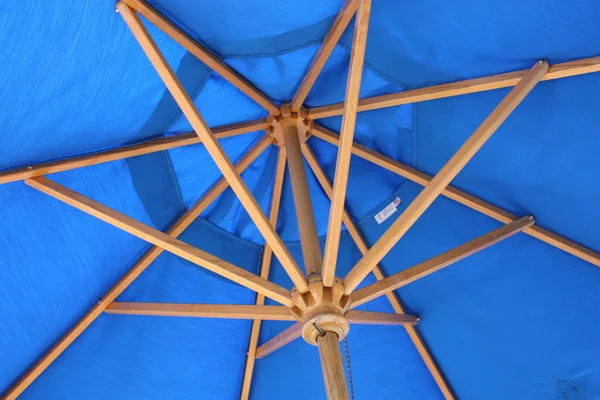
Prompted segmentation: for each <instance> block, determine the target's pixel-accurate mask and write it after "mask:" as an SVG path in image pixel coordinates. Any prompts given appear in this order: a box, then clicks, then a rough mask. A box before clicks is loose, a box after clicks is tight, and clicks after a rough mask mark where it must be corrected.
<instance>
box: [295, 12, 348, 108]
mask: <svg viewBox="0 0 600 400" xmlns="http://www.w3.org/2000/svg"><path fill="white" fill-rule="evenodd" d="M357 6H358V0H346V1H345V2H344V5H342V9H341V10H340V12H339V13H338V15H337V17H336V18H335V20H334V21H333V25H332V26H331V28H330V29H329V32H327V36H325V39H324V40H323V43H322V44H321V47H320V48H319V50H318V51H317V54H315V57H314V58H313V60H312V62H311V63H310V65H309V67H308V71H307V72H306V75H304V78H302V82H300V86H299V87H298V89H297V90H296V93H294V97H293V98H292V101H291V103H290V105H291V109H292V112H298V110H300V107H301V106H302V104H303V103H304V100H306V96H308V93H309V92H310V89H311V88H312V86H313V85H314V83H315V81H316V80H317V77H318V76H319V74H320V73H321V71H322V70H323V67H324V66H325V63H326V62H327V60H328V59H329V56H330V55H331V53H332V52H333V49H334V48H335V45H336V44H337V43H338V42H339V40H340V38H341V37H342V34H343V33H344V31H345V30H346V27H347V26H348V24H349V23H350V21H351V20H352V16H353V15H354V13H355V12H356V8H357Z"/></svg>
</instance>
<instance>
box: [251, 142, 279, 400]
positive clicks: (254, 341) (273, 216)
mask: <svg viewBox="0 0 600 400" xmlns="http://www.w3.org/2000/svg"><path fill="white" fill-rule="evenodd" d="M285 164H286V151H285V148H284V147H281V148H279V156H278V158H277V167H276V168H275V181H274V183H273V195H272V196H271V212H270V216H269V220H270V222H271V224H272V225H273V226H277V219H278V218H279V207H280V205H281V192H282V190H283V178H284V176H285ZM272 256H273V252H272V251H271V248H270V247H269V245H268V244H265V247H264V250H263V255H262V261H261V267H260V277H261V278H263V279H267V280H268V279H269V271H270V269H271V259H272ZM264 303H265V297H264V296H263V295H261V294H260V293H257V295H256V304H257V305H263V304H264ZM260 326H261V320H260V319H255V320H254V321H252V330H251V331H250V340H249V343H248V356H247V357H246V368H245V370H244V381H243V383H242V392H241V394H240V399H241V400H247V399H248V398H249V397H250V385H251V384H252V374H253V372H254V363H255V359H256V353H257V346H258V335H259V333H260Z"/></svg>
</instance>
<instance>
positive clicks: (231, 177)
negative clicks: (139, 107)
mask: <svg viewBox="0 0 600 400" xmlns="http://www.w3.org/2000/svg"><path fill="white" fill-rule="evenodd" d="M117 10H119V12H120V14H121V16H122V17H123V20H124V21H125V23H126V24H127V25H128V26H129V29H130V30H131V32H132V33H133V35H134V36H135V38H136V39H137V41H138V42H139V44H140V46H141V47H142V50H143V51H144V52H145V53H146V56H147V57H148V59H149V60H150V62H151V63H152V65H153V66H154V68H155V69H156V71H157V72H158V74H159V75H160V77H161V79H162V80H163V82H164V83H165V85H166V86H167V89H168V90H169V92H170V93H171V95H172V96H173V98H174V99H175V101H176V102H177V104H178V105H179V107H180V108H181V111H182V112H183V114H184V115H185V116H186V118H187V119H188V121H189V122H190V125H192V128H194V131H195V132H196V134H197V135H198V136H199V137H200V138H201V139H202V142H203V143H204V146H205V147H206V150H207V152H208V153H209V154H210V156H211V158H212V159H213V160H214V161H215V163H216V164H217V167H218V168H219V170H220V171H221V173H222V174H223V176H224V177H225V179H227V182H229V185H230V186H231V189H232V190H233V191H234V193H235V194H236V196H237V197H238V199H239V200H240V203H241V204H242V206H243V207H244V209H245V210H246V211H247V212H248V215H249V216H250V218H251V219H252V221H253V222H254V223H255V224H256V227H257V228H258V230H259V231H260V233H261V234H262V235H263V237H264V238H265V241H266V242H267V243H268V244H269V246H270V247H271V249H273V252H274V253H275V255H276V256H277V258H278V259H279V261H280V262H281V265H282V267H283V268H284V269H285V271H286V272H287V273H288V275H289V276H290V279H291V280H292V282H294V285H295V286H296V288H297V289H298V291H300V292H301V293H306V292H307V291H308V283H307V282H306V278H305V276H304V274H303V273H302V271H301V270H300V267H298V265H297V264H296V262H295V261H294V258H293V257H292V255H291V254H290V252H289V250H288V249H287V248H286V246H285V245H284V243H283V241H282V240H281V238H280V237H279V235H277V233H276V232H275V229H274V228H273V226H272V225H271V224H270V223H269V220H268V219H267V217H266V216H265V214H264V212H263V211H262V209H261V208H260V205H259V204H258V202H257V201H256V199H255V198H254V196H253V195H252V193H250V190H249V189H248V186H246V184H245V183H244V181H243V180H242V178H241V177H240V175H239V174H238V173H237V172H236V171H235V168H234V167H233V164H232V163H231V160H229V158H228V157H227V154H225V151H224V150H223V148H222V147H221V146H220V144H219V143H218V142H217V140H216V138H215V136H214V134H213V133H212V132H211V130H210V128H209V127H208V125H207V124H206V122H205V121H204V119H203V118H202V116H201V115H200V113H199V112H198V109H197V108H196V106H195V104H194V102H193V101H192V99H191V98H190V96H189V95H188V94H187V92H186V91H185V89H184V88H183V86H182V85H181V82H180V81H179V79H178V78H177V76H176V75H175V73H174V72H173V69H172V68H171V67H170V65H169V64H168V63H167V60H166V59H165V57H164V56H163V54H162V53H161V52H160V50H159V49H158V47H157V45H156V43H155V42H154V40H153V39H152V37H151V36H150V33H149V32H148V30H147V29H146V27H145V26H144V24H143V23H142V21H141V20H140V18H139V16H138V15H137V14H136V13H135V12H134V11H133V10H132V9H131V8H130V7H129V6H128V5H127V4H125V3H124V2H122V1H120V2H118V3H117Z"/></svg>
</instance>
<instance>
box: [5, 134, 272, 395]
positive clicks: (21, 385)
mask: <svg viewBox="0 0 600 400" xmlns="http://www.w3.org/2000/svg"><path fill="white" fill-rule="evenodd" d="M270 143H271V139H270V138H268V137H264V138H263V139H262V140H260V141H259V142H257V143H256V144H255V145H254V146H252V148H251V149H250V150H248V152H246V154H244V156H243V157H242V158H241V159H240V160H239V161H238V162H237V163H236V168H237V170H238V171H239V172H240V173H241V172H242V171H243V170H244V169H246V168H247V167H248V166H249V165H250V164H251V163H252V162H253V161H254V160H256V159H257V158H258V156H259V155H260V154H262V152H263V151H264V150H265V149H266V148H267V147H268V146H269V145H270ZM227 186H228V185H227V181H225V179H223V178H221V179H220V180H219V181H218V182H217V183H216V184H214V185H213V186H211V188H210V189H209V190H208V191H207V192H206V194H205V195H204V196H202V198H200V200H198V201H197V202H196V203H195V204H194V205H193V206H192V207H191V208H190V209H189V210H187V211H186V212H185V213H184V214H183V215H182V216H181V217H180V218H179V219H178V220H177V221H176V222H175V223H174V224H173V226H172V227H171V228H170V229H169V230H168V232H167V233H168V234H169V235H170V236H173V237H177V236H179V235H181V234H182V233H183V231H185V229H186V228H187V227H188V226H190V224H191V223H192V222H194V221H195V220H196V218H198V216H199V215H200V214H201V213H202V212H203V211H204V210H205V209H206V207H208V206H209V205H210V203H211V201H212V200H213V199H215V198H217V197H218V196H219V194H221V193H223V191H224V190H225V189H226V188H227ZM162 252H163V249H162V248H160V247H157V246H153V247H152V248H151V249H150V250H148V251H147V252H146V253H145V254H144V255H143V256H142V257H140V259H139V260H138V261H137V262H136V263H135V264H134V265H133V266H132V267H131V268H130V269H129V270H128V271H127V272H126V273H125V274H124V275H123V276H122V277H121V278H120V279H119V280H118V281H117V282H116V283H115V284H114V285H113V286H112V287H111V288H110V289H109V290H108V291H107V292H106V293H105V294H104V295H103V296H102V298H101V299H100V300H98V302H97V303H96V304H95V305H93V306H92V307H91V308H90V309H89V310H88V311H87V312H86V313H85V314H84V315H83V316H82V317H81V318H80V319H79V320H78V321H77V322H76V323H75V324H74V325H73V326H72V327H71V328H70V329H69V330H68V331H67V332H66V333H65V334H64V335H63V336H62V337H61V338H60V339H59V340H58V341H57V342H56V343H55V344H54V345H53V346H52V347H51V348H50V349H49V350H48V351H47V352H46V353H44V355H43V356H42V357H41V358H40V359H39V360H38V361H36V362H35V364H33V366H31V367H30V368H29V369H28V370H27V371H26V372H25V373H24V374H23V375H22V376H21V377H20V378H19V379H18V380H17V381H16V382H15V383H14V384H13V385H12V386H11V387H10V389H8V390H7V391H6V392H5V393H4V395H3V397H2V399H3V400H13V399H16V398H17V397H18V396H19V395H20V394H21V393H22V392H23V391H24V390H25V389H27V387H28V386H29V385H31V383H32V382H33V381H34V380H35V379H36V378H37V377H38V376H39V375H40V374H41V373H42V372H44V370H45V369H46V368H48V366H50V364H52V362H54V360H56V359H57V358H58V356H60V355H61V354H62V352H63V351H65V349H66V348H67V347H69V346H70V345H71V343H73V342H74V341H75V339H77V338H78V337H79V335H80V334H81V333H82V332H83V331H85V330H86V329H87V328H88V327H89V326H90V325H91V324H92V322H94V321H95V320H96V318H98V316H100V315H101V314H102V312H103V311H104V310H105V309H106V307H108V306H109V305H110V304H111V303H112V302H113V301H114V300H115V299H116V298H117V297H119V295H120V294H121V293H123V292H124V291H125V289H127V287H129V285H130V284H131V283H132V282H133V281H134V280H135V279H136V278H137V277H138V276H140V274H141V273H142V272H144V271H145V270H146V268H148V266H150V264H152V262H153V261H154V260H156V259H157V258H158V256H160V255H161V254H162Z"/></svg>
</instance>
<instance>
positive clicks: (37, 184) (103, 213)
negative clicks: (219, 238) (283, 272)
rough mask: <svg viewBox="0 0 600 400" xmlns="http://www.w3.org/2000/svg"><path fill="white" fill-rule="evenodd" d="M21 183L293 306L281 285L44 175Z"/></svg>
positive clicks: (287, 293) (279, 301)
mask: <svg viewBox="0 0 600 400" xmlns="http://www.w3.org/2000/svg"><path fill="white" fill-rule="evenodd" d="M25 183H26V184H27V185H29V186H31V187H33V188H35V189H37V190H39V191H41V192H43V193H46V194H48V195H50V196H52V197H54V198H56V199H58V200H61V201H63V202H64V203H67V204H69V205H71V206H73V207H75V208H77V209H79V210H81V211H83V212H85V213H87V214H90V215H92V216H94V217H96V218H98V219H100V220H102V221H104V222H106V223H108V224H111V225H113V226H115V227H117V228H119V229H121V230H124V231H126V232H128V233H130V234H132V235H134V236H137V237H139V238H140V239H143V240H146V241H147V242H150V243H152V244H153V245H155V246H159V247H161V248H163V249H164V250H167V251H168V252H170V253H173V254H175V255H177V256H179V257H181V258H183V259H185V260H188V261H190V262H192V263H194V264H196V265H199V266H201V267H203V268H205V269H208V270H209V271H211V272H214V273H216V274H218V275H221V276H223V277H224V278H227V279H229V280H232V281H233V282H236V283H238V284H240V285H242V286H245V287H247V288H249V289H251V290H254V291H256V292H260V293H262V294H264V295H265V296H267V297H269V298H271V299H273V300H275V301H277V302H278V303H281V304H283V305H286V306H288V307H292V306H293V303H292V301H291V298H290V294H289V292H288V291H287V290H286V289H284V288H282V287H281V286H279V285H276V284H274V283H272V282H269V281H267V280H265V279H262V278H260V277H258V276H256V275H254V274H252V273H250V272H248V271H246V270H245V269H243V268H240V267H237V266H235V265H233V264H230V263H228V262H226V261H224V260H221V259H219V258H217V257H215V256H213V255H212V254H209V253H207V252H205V251H202V250H200V249H198V248H195V247H193V246H190V245H189V244H187V243H185V242H182V241H180V240H178V239H175V238H173V237H171V236H169V235H167V234H166V233H164V232H161V231H159V230H157V229H154V228H152V227H150V226H148V225H145V224H142V223H141V222H139V221H137V220H135V219H133V218H130V217H128V216H126V215H124V214H121V213H119V212H117V211H115V210H113V209H110V208H108V207H106V206H104V205H102V204H100V203H98V202H96V201H94V200H92V199H90V198H87V197H85V196H83V195H81V194H79V193H77V192H74V191H72V190H70V189H68V188H66V187H64V186H62V185H59V184H58V183H56V182H53V181H51V180H49V179H48V178H45V177H36V178H31V179H27V180H26V181H25Z"/></svg>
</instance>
